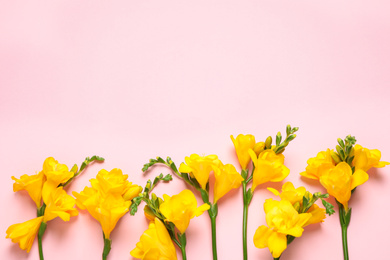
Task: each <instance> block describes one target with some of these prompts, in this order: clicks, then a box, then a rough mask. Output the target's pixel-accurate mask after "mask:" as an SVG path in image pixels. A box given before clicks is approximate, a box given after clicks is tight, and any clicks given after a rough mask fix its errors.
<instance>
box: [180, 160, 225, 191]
mask: <svg viewBox="0 0 390 260" xmlns="http://www.w3.org/2000/svg"><path fill="white" fill-rule="evenodd" d="M220 164H221V161H220V160H219V159H218V156H216V155H207V156H199V155H197V154H191V155H190V157H186V158H185V163H182V164H180V167H179V171H180V172H183V173H189V174H190V176H191V177H194V178H195V179H196V180H197V181H198V183H199V184H200V186H201V187H202V189H204V190H205V189H206V185H207V183H208V182H209V176H210V172H211V171H212V170H213V169H212V165H216V166H218V165H220Z"/></svg>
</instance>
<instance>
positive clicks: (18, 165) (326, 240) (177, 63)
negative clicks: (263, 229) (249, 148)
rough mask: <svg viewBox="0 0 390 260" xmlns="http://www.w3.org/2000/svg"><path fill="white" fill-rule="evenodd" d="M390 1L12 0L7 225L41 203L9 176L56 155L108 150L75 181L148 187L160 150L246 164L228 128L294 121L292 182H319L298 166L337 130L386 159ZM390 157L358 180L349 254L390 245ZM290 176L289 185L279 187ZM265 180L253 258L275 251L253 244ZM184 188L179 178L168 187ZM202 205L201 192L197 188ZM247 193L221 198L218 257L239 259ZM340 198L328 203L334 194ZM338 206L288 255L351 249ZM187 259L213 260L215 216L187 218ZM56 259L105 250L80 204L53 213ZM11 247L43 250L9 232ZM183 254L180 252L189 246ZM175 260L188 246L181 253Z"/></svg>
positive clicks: (2, 118)
mask: <svg viewBox="0 0 390 260" xmlns="http://www.w3.org/2000/svg"><path fill="white" fill-rule="evenodd" d="M389 10H390V4H389V1H387V0H373V1H367V0H358V1H357V0H354V1H352V0H348V1H336V0H329V1H298V0H296V1H220V0H215V1H205V0H197V1H181V0H180V1H179V0H178V1H147V0H144V1H29V2H24V1H1V3H0V122H1V123H0V124H1V125H0V162H1V164H0V165H1V175H0V176H1V177H0V178H1V180H0V185H1V206H0V207H1V228H0V231H1V232H2V234H3V237H5V235H6V234H5V231H6V229H7V227H8V226H10V225H11V224H14V223H19V222H23V221H26V220H28V219H30V218H33V217H35V206H34V203H33V202H32V201H31V200H30V199H29V198H28V197H27V196H26V194H24V193H23V192H19V193H13V191H12V184H13V181H12V180H11V176H16V177H19V176H21V175H22V174H33V173H35V172H37V171H39V170H41V168H42V163H43V161H44V159H45V158H46V157H48V156H53V157H55V158H56V159H57V160H59V161H60V162H62V163H66V164H67V165H69V166H71V165H72V164H74V163H78V164H80V163H81V162H82V160H83V159H84V158H85V157H86V156H92V155H94V154H97V155H100V156H103V157H105V158H106V161H105V162H104V163H102V164H94V165H91V166H90V167H89V168H88V170H87V171H86V172H85V173H84V174H83V175H82V176H80V177H79V178H77V180H76V181H75V182H74V183H73V184H72V185H70V186H69V187H68V191H69V192H71V191H80V190H81V189H83V187H84V186H86V185H89V182H88V180H89V179H90V178H93V177H95V176H96V174H97V172H98V171H99V170H100V169H103V168H104V169H107V170H111V169H112V168H120V169H122V170H123V171H124V172H125V173H127V174H129V176H130V177H129V178H130V179H131V180H132V181H133V182H134V183H137V184H140V185H144V184H145V182H146V180H147V179H148V178H153V177H154V176H155V175H157V174H159V173H160V172H164V173H168V172H169V170H167V169H166V168H164V167H158V168H155V169H153V170H152V171H150V172H148V173H147V175H143V174H142V171H141V168H142V165H143V164H144V163H146V162H147V161H148V160H149V158H152V157H155V156H158V155H159V156H163V157H165V156H167V155H170V156H171V157H172V158H173V160H174V161H175V162H176V163H177V164H179V163H180V162H182V161H183V159H184V157H185V156H187V155H190V154H191V153H199V154H217V155H218V156H219V157H220V159H221V160H222V161H223V162H224V163H233V164H234V165H236V166H238V162H237V160H236V157H235V154H234V149H233V145H232V143H231V141H230V137H229V136H230V135H231V134H233V135H235V136H236V135H238V134H240V133H251V134H254V135H255V136H256V138H257V140H258V141H260V140H264V139H265V138H266V137H267V136H268V135H272V136H274V135H275V134H276V133H277V132H278V131H282V133H283V134H284V129H285V126H286V124H291V125H293V126H299V127H300V130H299V132H298V133H297V134H298V137H297V138H296V140H294V141H293V143H291V145H290V146H289V147H288V149H287V150H286V152H285V156H286V162H285V164H286V165H287V167H289V168H290V169H291V174H290V176H288V178H287V179H286V181H292V182H293V183H294V184H295V185H305V186H306V187H307V188H308V189H309V190H310V191H312V192H314V191H324V190H323V189H322V188H321V187H320V186H319V185H318V184H316V183H315V182H307V181H304V180H303V179H301V178H300V176H299V173H300V172H301V171H303V170H304V169H305V167H306V161H307V159H308V158H309V157H313V156H315V155H316V153H317V152H319V151H321V150H324V149H326V148H332V147H334V146H335V145H336V139H337V138H338V137H342V138H344V137H345V136H346V135H348V134H352V135H354V136H356V138H357V139H358V143H360V144H362V145H363V146H366V147H368V148H378V149H380V150H381V151H382V158H383V159H384V160H387V161H390V148H389V145H390V143H389V126H390V124H389V120H390V113H389V94H390V89H389V85H390V73H389V71H390V19H389ZM389 169H390V167H388V168H383V169H378V170H371V171H370V173H369V174H370V180H369V181H368V182H367V183H366V184H364V185H363V186H361V187H359V188H358V189H357V192H356V193H355V194H354V196H353V199H352V201H351V203H350V206H351V207H352V208H353V213H352V222H351V225H350V228H349V234H348V235H349V248H350V258H351V259H354V260H357V259H362V260H363V259H376V258H381V259H383V256H386V255H387V254H388V234H389V233H390V225H389V218H388V216H389V214H390V210H389V202H388V198H389V196H390V170H389ZM271 186H272V187H276V188H279V187H280V185H278V184H276V185H271ZM265 187H266V185H264V186H262V187H261V188H259V189H257V190H256V194H255V197H254V199H253V202H252V204H251V206H250V210H249V214H250V216H249V231H248V233H249V234H248V242H249V259H251V260H255V259H272V258H271V255H270V253H269V251H268V249H257V248H255V247H254V245H253V243H252V238H253V234H254V232H255V230H256V228H257V227H258V226H259V225H262V224H265V219H264V212H263V208H262V204H263V202H264V200H265V199H266V198H269V197H272V195H271V194H270V193H269V192H267V191H266V190H265V189H264V188H265ZM184 188H189V187H188V186H186V185H185V184H184V183H183V182H182V181H181V180H179V179H178V178H176V177H174V180H173V181H172V183H171V184H168V185H166V184H164V185H160V186H159V187H158V188H157V189H156V190H155V192H156V193H157V194H158V195H160V196H161V195H162V194H164V193H167V194H169V195H173V194H175V193H178V192H179V191H181V190H182V189H184ZM197 198H198V201H199V203H200V202H201V199H200V197H199V196H197ZM241 201H242V199H241V190H236V191H233V192H231V193H230V194H229V195H228V196H226V197H225V198H223V199H222V200H221V201H220V210H219V216H218V220H217V228H218V231H217V233H218V234H217V235H218V253H219V259H221V260H230V259H242V249H241V215H242V213H241V212H242V202H241ZM330 201H331V202H334V201H333V200H330ZM338 221H339V220H338V216H337V215H334V216H332V217H330V218H328V219H327V220H326V221H325V222H324V223H322V224H321V225H315V226H311V227H308V228H306V230H305V232H304V234H303V236H302V237H301V238H299V239H296V240H295V241H294V242H293V243H292V244H291V245H290V246H289V248H288V249H287V250H286V251H285V253H284V254H283V256H282V259H283V260H292V259H300V260H312V259H316V260H325V259H326V260H328V259H342V247H341V233H340V227H339V222H338ZM146 228H147V221H146V219H145V217H144V216H143V214H142V211H141V214H137V215H136V216H135V217H130V216H129V215H126V216H125V217H124V218H123V219H122V220H121V221H120V222H119V223H118V225H117V227H116V229H115V231H114V232H113V233H112V240H113V244H112V251H111V253H110V256H109V259H133V258H132V257H131V256H130V254H129V252H130V250H132V249H133V248H134V246H135V244H136V242H137V241H138V239H139V237H140V236H141V234H142V233H143V231H144V230H145V229H146ZM187 240H188V246H187V252H188V259H189V260H190V259H212V252H211V234H210V224H209V219H208V216H207V214H204V215H202V216H200V217H198V218H196V219H193V220H192V222H191V224H190V227H189V228H188V230H187ZM43 246H44V254H45V257H46V259H58V260H60V259H100V258H101V252H102V247H103V240H102V233H101V229H100V226H99V224H98V223H97V222H96V221H95V220H94V219H92V217H90V216H89V214H88V213H87V212H84V211H81V213H80V215H79V216H78V217H75V218H73V219H72V220H71V221H70V222H66V223H65V222H63V221H61V220H60V219H56V220H54V221H51V222H49V225H48V229H47V231H46V233H45V236H44V240H43ZM0 247H1V255H2V259H11V260H12V259H38V248H37V242H36V241H35V242H34V245H33V248H32V250H31V252H30V253H29V254H27V253H26V252H24V251H22V250H20V249H19V247H18V245H16V244H13V243H12V242H11V241H10V240H9V239H5V238H3V239H0ZM178 255H179V254H178ZM178 257H179V259H180V256H178Z"/></svg>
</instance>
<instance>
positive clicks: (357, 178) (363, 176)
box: [351, 170, 368, 190]
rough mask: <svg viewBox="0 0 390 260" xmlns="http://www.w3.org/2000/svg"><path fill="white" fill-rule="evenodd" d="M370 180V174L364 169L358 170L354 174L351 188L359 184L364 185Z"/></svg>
mask: <svg viewBox="0 0 390 260" xmlns="http://www.w3.org/2000/svg"><path fill="white" fill-rule="evenodd" d="M367 180H368V174H367V173H366V172H365V171H363V170H356V171H355V173H354V174H353V175H352V183H351V190H353V189H354V188H356V187H357V186H359V185H362V184H363V183H365V182H366V181H367Z"/></svg>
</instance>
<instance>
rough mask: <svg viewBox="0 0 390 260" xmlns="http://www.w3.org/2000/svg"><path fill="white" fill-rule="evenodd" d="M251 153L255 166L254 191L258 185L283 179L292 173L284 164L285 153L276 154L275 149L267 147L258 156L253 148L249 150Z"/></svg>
mask: <svg viewBox="0 0 390 260" xmlns="http://www.w3.org/2000/svg"><path fill="white" fill-rule="evenodd" d="M249 155H250V157H251V158H252V162H253V164H254V166H255V170H254V172H253V184H252V188H251V189H252V191H254V190H255V188H256V186H257V185H260V184H263V183H266V182H269V181H271V182H279V181H282V180H284V179H285V178H286V177H287V175H288V174H289V173H290V170H289V169H288V168H287V167H286V166H285V165H284V164H283V163H284V155H283V154H276V153H275V152H274V151H273V150H271V149H267V150H264V151H263V152H261V153H260V154H259V156H258V157H257V156H256V154H255V152H254V151H253V150H249Z"/></svg>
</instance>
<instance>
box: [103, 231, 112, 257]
mask: <svg viewBox="0 0 390 260" xmlns="http://www.w3.org/2000/svg"><path fill="white" fill-rule="evenodd" d="M103 239H104V249H103V260H106V259H107V256H108V254H109V253H110V251H111V243H112V241H111V239H109V238H106V236H105V235H104V233H103Z"/></svg>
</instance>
